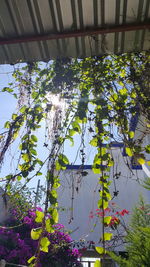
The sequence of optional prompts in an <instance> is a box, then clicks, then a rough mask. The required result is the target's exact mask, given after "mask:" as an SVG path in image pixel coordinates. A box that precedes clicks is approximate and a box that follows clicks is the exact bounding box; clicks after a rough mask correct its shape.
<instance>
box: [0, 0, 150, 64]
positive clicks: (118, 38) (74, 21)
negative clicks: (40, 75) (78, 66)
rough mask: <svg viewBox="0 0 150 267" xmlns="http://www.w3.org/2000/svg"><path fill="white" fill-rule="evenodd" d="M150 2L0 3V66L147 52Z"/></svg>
mask: <svg viewBox="0 0 150 267" xmlns="http://www.w3.org/2000/svg"><path fill="white" fill-rule="evenodd" d="M149 19H150V0H1V1H0V63H1V64H2V63H17V62H20V61H23V62H31V61H36V60H43V61H47V60H49V59H53V58H56V57H66V56H69V57H85V56H91V55H102V54H105V53H123V52H128V51H141V50H148V49H149V48H150V44H149V41H150V40H149V29H150V20H149Z"/></svg>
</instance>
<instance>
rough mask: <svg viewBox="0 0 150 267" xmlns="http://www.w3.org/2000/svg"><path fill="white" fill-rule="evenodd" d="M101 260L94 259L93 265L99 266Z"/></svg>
mask: <svg viewBox="0 0 150 267" xmlns="http://www.w3.org/2000/svg"><path fill="white" fill-rule="evenodd" d="M101 266H102V265H101V262H100V260H96V261H95V263H94V267H101Z"/></svg>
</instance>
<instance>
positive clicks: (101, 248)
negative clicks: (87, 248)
mask: <svg viewBox="0 0 150 267" xmlns="http://www.w3.org/2000/svg"><path fill="white" fill-rule="evenodd" d="M95 249H96V251H97V252H98V253H99V254H105V253H106V250H105V249H104V248H103V247H95Z"/></svg>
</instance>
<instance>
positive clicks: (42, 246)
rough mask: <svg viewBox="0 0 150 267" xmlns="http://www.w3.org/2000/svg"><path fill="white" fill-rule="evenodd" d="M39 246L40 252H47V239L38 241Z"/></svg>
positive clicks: (48, 243) (48, 242)
mask: <svg viewBox="0 0 150 267" xmlns="http://www.w3.org/2000/svg"><path fill="white" fill-rule="evenodd" d="M40 245H41V247H40V249H41V251H43V252H48V247H49V245H50V241H49V239H48V238H47V237H43V238H42V239H41V241H40Z"/></svg>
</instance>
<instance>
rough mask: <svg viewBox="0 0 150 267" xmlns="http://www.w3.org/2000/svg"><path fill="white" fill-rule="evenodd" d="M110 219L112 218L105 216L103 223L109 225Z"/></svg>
mask: <svg viewBox="0 0 150 267" xmlns="http://www.w3.org/2000/svg"><path fill="white" fill-rule="evenodd" d="M111 218H112V217H111V216H106V217H105V218H104V223H106V224H109V223H110V222H111Z"/></svg>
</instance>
